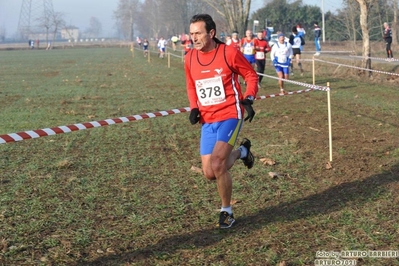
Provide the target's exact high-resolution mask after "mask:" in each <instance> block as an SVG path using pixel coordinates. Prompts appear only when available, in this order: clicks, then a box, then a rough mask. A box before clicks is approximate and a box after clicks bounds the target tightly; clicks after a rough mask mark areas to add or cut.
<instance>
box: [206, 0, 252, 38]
mask: <svg viewBox="0 0 399 266" xmlns="http://www.w3.org/2000/svg"><path fill="white" fill-rule="evenodd" d="M203 1H205V2H206V3H207V4H209V5H210V6H211V7H212V8H214V9H215V10H216V12H217V13H218V14H219V15H221V16H222V17H224V18H225V19H226V21H227V27H228V31H230V32H232V31H233V30H237V31H238V32H240V33H242V34H244V33H245V31H246V30H247V27H248V17H249V11H250V8H251V0H203Z"/></svg>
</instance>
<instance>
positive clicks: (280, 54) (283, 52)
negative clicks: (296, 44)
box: [277, 49, 288, 63]
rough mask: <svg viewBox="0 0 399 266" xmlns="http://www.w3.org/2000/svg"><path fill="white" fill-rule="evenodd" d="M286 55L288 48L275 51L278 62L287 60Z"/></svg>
mask: <svg viewBox="0 0 399 266" xmlns="http://www.w3.org/2000/svg"><path fill="white" fill-rule="evenodd" d="M287 55H288V49H283V50H279V51H278V52H277V57H278V62H279V63H285V62H287Z"/></svg>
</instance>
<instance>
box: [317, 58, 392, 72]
mask: <svg viewBox="0 0 399 266" xmlns="http://www.w3.org/2000/svg"><path fill="white" fill-rule="evenodd" d="M315 61H318V62H323V63H327V64H332V65H337V66H343V67H349V68H355V69H360V70H365V71H371V72H376V73H381V74H387V75H392V76H399V74H398V73H392V72H386V71H381V70H374V69H367V68H363V67H357V66H350V65H345V64H341V63H334V62H329V61H325V60H320V59H315Z"/></svg>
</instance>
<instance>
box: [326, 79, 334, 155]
mask: <svg viewBox="0 0 399 266" xmlns="http://www.w3.org/2000/svg"><path fill="white" fill-rule="evenodd" d="M327 87H328V91H327V105H328V139H329V147H330V162H332V160H333V159H332V126H331V92H330V82H327Z"/></svg>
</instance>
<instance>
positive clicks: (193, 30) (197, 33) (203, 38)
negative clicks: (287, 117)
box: [190, 21, 215, 52]
mask: <svg viewBox="0 0 399 266" xmlns="http://www.w3.org/2000/svg"><path fill="white" fill-rule="evenodd" d="M214 35H215V30H211V31H210V32H209V33H207V32H206V29H205V22H203V21H198V22H194V23H191V24H190V36H191V40H193V43H194V48H195V49H197V50H200V51H202V52H207V51H210V50H212V49H213V48H214V47H213V45H212V44H213V42H212V38H213V36H214Z"/></svg>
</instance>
